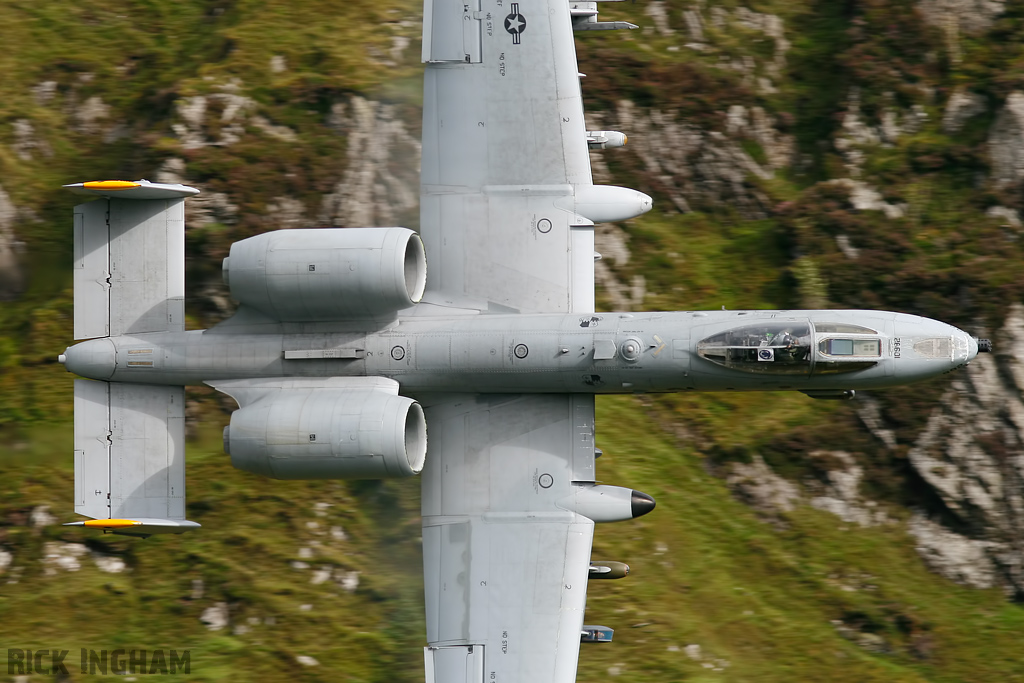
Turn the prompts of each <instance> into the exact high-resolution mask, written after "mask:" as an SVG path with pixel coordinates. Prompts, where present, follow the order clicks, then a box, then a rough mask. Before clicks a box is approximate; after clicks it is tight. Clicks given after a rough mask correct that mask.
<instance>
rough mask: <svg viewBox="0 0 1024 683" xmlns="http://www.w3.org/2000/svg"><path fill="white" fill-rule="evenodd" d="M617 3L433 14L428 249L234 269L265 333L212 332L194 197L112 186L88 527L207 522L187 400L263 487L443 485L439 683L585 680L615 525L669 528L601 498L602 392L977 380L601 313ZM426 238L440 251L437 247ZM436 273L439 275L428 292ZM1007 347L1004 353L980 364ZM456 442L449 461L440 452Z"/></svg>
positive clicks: (247, 324)
mask: <svg viewBox="0 0 1024 683" xmlns="http://www.w3.org/2000/svg"><path fill="white" fill-rule="evenodd" d="M596 7H597V4H596V3H595V2H566V0H521V1H520V2H511V3H510V2H506V1H505V0H470V1H469V2H453V1H451V0H426V2H425V17H424V29H423V31H424V32H423V61H424V62H425V63H426V74H425V79H424V97H423V102H424V105H423V157H422V185H421V221H420V234H419V235H417V234H416V233H414V232H412V231H411V230H407V229H404V228H349V229H316V230H279V231H274V232H269V233H265V234H261V235H258V236H255V237H252V238H249V239H246V240H243V241H241V242H238V243H236V244H234V245H233V246H232V247H231V251H230V255H229V256H228V258H226V259H225V260H224V267H223V270H224V280H225V282H226V283H227V285H228V287H229V288H230V290H231V296H232V297H233V298H234V299H235V300H236V301H238V303H239V307H238V311H237V313H236V314H235V315H234V316H233V317H232V318H230V319H229V320H226V321H225V322H223V323H221V324H219V325H217V326H216V327H214V328H212V329H209V330H193V331H185V329H184V293H185V288H184V241H185V236H184V235H185V233H184V202H185V201H187V198H188V197H189V196H191V195H193V194H195V193H196V192H197V190H195V189H193V188H189V187H185V186H181V185H164V184H156V183H149V182H146V181H138V182H122V181H101V182H87V183H80V184H75V185H70V186H68V187H69V188H70V189H71V190H73V191H75V192H78V193H81V194H86V195H95V196H97V197H99V199H98V200H96V201H91V202H88V203H85V204H81V205H79V206H78V207H76V208H75V223H74V240H75V249H74V253H75V261H74V269H75V270H74V280H75V339H76V340H88V341H82V342H81V343H79V344H76V345H74V346H72V347H70V348H68V349H67V351H66V353H65V354H63V355H62V356H61V361H62V362H63V363H64V364H65V365H66V367H67V369H68V370H69V371H71V372H74V373H76V374H78V375H80V376H82V377H85V378H89V379H82V380H76V381H75V511H76V512H77V513H79V514H81V515H83V516H85V517H89V518H91V519H90V520H89V521H85V522H76V523H75V524H78V525H84V526H87V527H94V528H99V529H103V530H106V531H114V532H118V533H127V534H133V535H139V536H146V535H149V534H155V533H181V532H183V531H186V530H189V529H192V528H195V527H198V526H199V525H198V524H196V523H195V522H191V521H188V520H186V519H185V460H184V453H185V445H184V443H185V440H184V386H185V385H190V384H200V383H205V384H208V385H211V386H213V387H215V388H217V389H218V390H219V391H222V392H224V393H226V394H229V395H230V396H232V397H233V398H234V399H235V400H236V401H237V402H238V405H239V409H238V410H236V411H235V412H234V413H233V415H232V417H231V422H230V425H229V426H228V427H227V428H225V430H224V447H225V450H226V451H227V452H228V453H230V456H231V462H232V464H234V465H235V466H236V467H238V468H241V469H244V470H248V471H251V472H257V473H259V474H263V475H266V476H268V477H275V478H279V479H302V478H312V479H320V478H385V477H406V476H412V475H415V474H420V476H421V479H422V482H423V483H422V506H423V509H422V513H423V563H424V569H423V571H424V588H425V602H426V623H427V642H428V644H429V646H428V647H427V648H425V660H426V661H425V665H426V679H427V681H428V682H436V683H461V682H464V681H465V682H469V681H473V682H474V683H483V682H487V683H547V682H554V683H568V682H570V681H573V680H574V679H575V675H576V665H577V658H578V654H579V647H580V642H581V639H583V640H589V641H596V642H601V641H607V640H610V638H611V629H608V628H605V627H600V626H584V624H583V611H584V601H585V596H586V589H587V581H588V578H590V577H594V578H600V577H619V576H622V575H624V574H625V573H626V571H627V568H626V567H625V565H623V564H621V563H615V562H598V561H594V562H592V561H591V558H590V551H591V542H592V539H593V533H594V523H595V522H611V521H618V520H627V519H631V518H633V517H636V516H639V515H642V514H645V513H646V512H648V511H650V510H651V509H652V508H653V507H654V501H653V500H652V499H651V498H650V496H647V495H645V494H643V493H639V492H637V491H634V490H632V489H628V488H620V487H616V486H606V485H599V484H597V483H596V478H595V455H596V454H597V452H596V449H595V445H594V396H595V394H602V393H635V392H688V391H726V390H729V391H732V390H735V391H762V390H772V391H775V390H786V389H788V390H794V391H802V392H804V393H806V394H808V395H810V396H814V397H820V398H827V397H844V396H849V395H851V394H852V392H853V391H854V390H856V389H875V388H881V387H887V386H893V385H898V384H905V383H908V382H913V381H916V380H921V379H925V378H928V377H932V376H935V375H937V374H940V373H944V372H949V371H951V370H954V369H956V368H959V367H962V366H963V365H965V364H967V363H969V362H970V361H971V359H973V358H974V356H975V355H976V354H977V353H978V351H979V341H978V340H976V339H974V338H972V337H971V336H970V335H968V334H967V333H965V332H962V331H961V330H959V329H956V328H954V327H951V326H949V325H946V324H944V323H941V322H937V321H934V320H928V319H925V318H920V317H917V316H912V315H904V314H899V313H887V312H880V311H824V310H822V311H707V312H703V311H686V312H671V313H614V312H612V313H603V312H602V313H595V312H594V259H595V256H596V255H595V253H594V224H595V223H597V222H602V221H621V220H626V219H628V218H632V217H635V216H638V215H640V214H642V213H644V212H645V211H647V210H649V209H650V208H651V199H650V198H649V197H648V196H647V195H644V194H642V193H640V192H636V191H634V190H630V189H626V188H621V187H609V186H600V185H594V184H593V182H592V178H591V170H590V159H589V152H588V148H595V147H597V148H599V147H605V146H615V145H619V144H622V143H623V142H624V141H625V136H624V135H623V134H621V133H617V132H614V131H587V130H586V128H585V125H584V119H583V107H582V100H581V96H580V81H579V76H580V75H579V74H578V72H577V64H576V55H575V47H574V44H573V30H574V29H575V30H591V29H604V28H631V27H632V26H631V25H629V24H624V23H611V24H607V23H602V22H598V21H597V9H596ZM420 236H422V241H421V239H420ZM427 264H429V266H430V267H429V270H428V269H427ZM981 347H982V348H981V350H986V348H987V342H984V341H982V342H981ZM428 435H429V438H428Z"/></svg>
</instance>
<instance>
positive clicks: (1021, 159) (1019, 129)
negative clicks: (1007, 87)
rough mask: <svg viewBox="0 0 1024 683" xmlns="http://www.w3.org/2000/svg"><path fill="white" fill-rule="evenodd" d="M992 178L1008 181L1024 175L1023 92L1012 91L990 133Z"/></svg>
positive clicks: (1003, 183)
mask: <svg viewBox="0 0 1024 683" xmlns="http://www.w3.org/2000/svg"><path fill="white" fill-rule="evenodd" d="M988 152H989V159H990V161H991V164H992V181H993V182H994V183H995V184H996V185H997V186H1004V185H1009V184H1011V183H1015V182H1017V181H1019V180H1021V179H1022V178H1024V93H1022V92H1020V91H1019V90H1017V91H1014V92H1012V93H1010V95H1009V97H1007V98H1006V103H1005V104H1004V105H1003V108H1002V109H1000V110H999V114H998V115H997V116H996V121H995V123H994V124H993V125H992V128H991V129H990V130H989V134H988Z"/></svg>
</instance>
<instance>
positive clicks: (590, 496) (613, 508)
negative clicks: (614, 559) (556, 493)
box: [559, 484, 654, 522]
mask: <svg viewBox="0 0 1024 683" xmlns="http://www.w3.org/2000/svg"><path fill="white" fill-rule="evenodd" d="M559 506H561V507H563V508H565V509H566V510H572V511H573V512H576V513H577V514H580V515H583V516H584V517H589V518H590V519H592V520H594V521H595V522H622V521H625V520H627V519H635V518H637V517H642V516H643V515H646V514H647V513H648V512H650V511H651V510H653V509H654V499H653V498H651V497H650V496H649V495H647V494H646V493H641V492H640V491H634V490H632V489H627V488H623V487H621V486H605V485H603V484H596V485H595V484H577V485H576V486H575V487H574V490H573V493H572V495H570V496H568V497H566V498H563V499H562V500H560V501H559Z"/></svg>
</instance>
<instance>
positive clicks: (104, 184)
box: [82, 180, 141, 190]
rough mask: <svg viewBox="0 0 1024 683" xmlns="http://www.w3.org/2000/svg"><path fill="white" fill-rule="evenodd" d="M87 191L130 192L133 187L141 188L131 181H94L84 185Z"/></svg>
mask: <svg viewBox="0 0 1024 683" xmlns="http://www.w3.org/2000/svg"><path fill="white" fill-rule="evenodd" d="M82 187H84V188H85V189H87V190H130V189H131V188H133V187H141V186H140V185H139V184H138V183H133V182H132V181H130V180H93V181H90V182H88V183H82Z"/></svg>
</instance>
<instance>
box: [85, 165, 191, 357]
mask: <svg viewBox="0 0 1024 683" xmlns="http://www.w3.org/2000/svg"><path fill="white" fill-rule="evenodd" d="M65 187H66V188H67V189H69V190H71V191H72V192H75V193H76V194H83V195H88V196H98V197H101V199H99V200H98V201H94V202H89V203H86V204H79V205H78V206H76V207H75V225H74V283H75V339H91V338H94V337H107V336H117V335H121V334H134V333H138V332H180V331H183V330H184V329H185V309H184V302H185V203H184V202H185V199H184V198H185V197H188V196H191V195H193V194H196V193H197V192H199V191H198V190H196V189H195V188H192V187H186V186H184V185H164V184H160V183H150V182H148V181H145V180H140V181H137V182H130V181H124V180H103V181H96V182H89V183H76V184H74V185H65Z"/></svg>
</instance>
